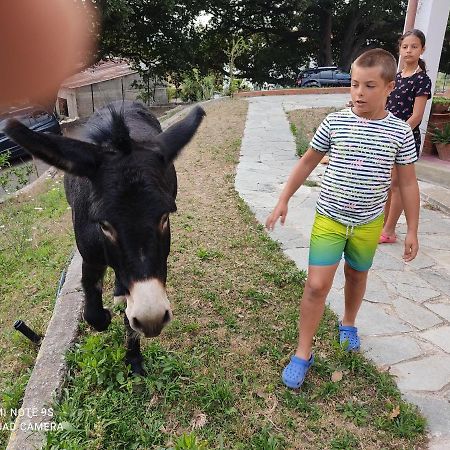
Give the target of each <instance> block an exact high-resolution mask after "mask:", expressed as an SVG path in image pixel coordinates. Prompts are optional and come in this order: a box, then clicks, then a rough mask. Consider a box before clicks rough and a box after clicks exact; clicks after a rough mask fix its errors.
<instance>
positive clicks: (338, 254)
mask: <svg viewBox="0 0 450 450" xmlns="http://www.w3.org/2000/svg"><path fill="white" fill-rule="evenodd" d="M346 234H347V228H346V226H345V225H342V224H340V223H339V222H336V221H334V220H332V219H330V218H328V217H325V216H323V215H321V214H316V218H315V220H314V225H313V228H312V231H311V241H310V246H309V267H308V278H307V279H306V283H305V288H304V291H303V298H302V300H301V303H300V319H299V340H298V346H297V350H296V352H295V355H296V356H298V357H299V358H302V359H306V360H308V359H309V357H310V355H311V346H312V340H313V337H314V334H315V333H316V331H317V328H318V326H319V323H320V319H321V318H322V315H323V310H324V308H325V299H326V298H327V295H328V292H330V289H331V285H332V284H333V278H334V274H335V273H336V269H337V267H338V265H339V262H340V260H341V258H342V253H343V251H344V247H345V244H346Z"/></svg>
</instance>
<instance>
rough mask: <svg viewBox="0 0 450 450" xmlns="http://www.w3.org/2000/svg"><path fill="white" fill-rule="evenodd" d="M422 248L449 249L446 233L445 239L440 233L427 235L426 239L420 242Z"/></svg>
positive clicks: (449, 240)
mask: <svg viewBox="0 0 450 450" xmlns="http://www.w3.org/2000/svg"><path fill="white" fill-rule="evenodd" d="M421 246H422V247H423V248H431V249H434V250H450V239H449V235H448V234H447V239H444V238H443V236H442V235H429V236H427V238H426V240H424V242H422V243H421Z"/></svg>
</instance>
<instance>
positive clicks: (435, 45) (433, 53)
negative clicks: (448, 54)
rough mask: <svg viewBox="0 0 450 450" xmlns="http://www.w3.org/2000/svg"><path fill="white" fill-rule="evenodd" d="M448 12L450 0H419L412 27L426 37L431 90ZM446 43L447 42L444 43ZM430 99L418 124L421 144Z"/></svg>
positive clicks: (426, 56) (434, 82) (426, 59)
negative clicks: (420, 123) (419, 124)
mask: <svg viewBox="0 0 450 450" xmlns="http://www.w3.org/2000/svg"><path fill="white" fill-rule="evenodd" d="M449 12H450V0H419V2H418V6H417V13H416V20H415V22H414V28H418V29H419V30H421V31H423V33H424V34H425V37H426V40H427V41H426V49H425V53H424V54H423V59H424V60H425V62H426V64H427V74H428V76H429V77H430V78H431V82H432V83H433V91H434V89H435V86H436V78H437V73H438V68H439V60H440V58H441V52H442V47H443V44H444V35H445V30H446V28H447V20H448V15H449ZM446 45H448V43H446ZM430 109H431V101H429V102H427V106H426V108H425V113H424V116H423V120H422V125H421V126H420V129H421V133H422V144H423V141H424V134H425V131H426V129H427V125H428V118H429V116H430Z"/></svg>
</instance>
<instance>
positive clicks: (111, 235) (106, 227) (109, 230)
mask: <svg viewBox="0 0 450 450" xmlns="http://www.w3.org/2000/svg"><path fill="white" fill-rule="evenodd" d="M99 225H100V228H101V230H102V232H103V234H104V235H105V236H106V237H107V238H108V239H110V240H111V241H113V242H115V241H116V237H117V233H116V230H115V229H114V227H113V226H112V225H111V224H110V223H109V222H107V221H106V220H101V221H100V222H99Z"/></svg>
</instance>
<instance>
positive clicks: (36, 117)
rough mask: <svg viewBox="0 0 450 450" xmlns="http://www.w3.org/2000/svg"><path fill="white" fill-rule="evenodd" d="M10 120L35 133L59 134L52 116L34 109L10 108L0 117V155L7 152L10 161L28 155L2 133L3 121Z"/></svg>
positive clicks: (54, 118)
mask: <svg viewBox="0 0 450 450" xmlns="http://www.w3.org/2000/svg"><path fill="white" fill-rule="evenodd" d="M11 118H14V119H17V120H20V122H22V123H23V124H25V125H26V126H27V127H28V128H30V129H32V130H35V131H44V132H45V133H55V134H61V128H60V126H59V122H58V120H57V119H56V116H55V115H54V114H49V113H48V112H45V111H43V110H42V109H39V108H36V107H27V108H15V107H14V108H10V110H9V111H6V112H4V113H2V114H1V115H0V154H3V153H5V152H7V151H9V152H10V158H9V159H10V160H14V159H18V158H21V157H23V156H27V155H28V154H29V153H28V152H26V151H25V150H24V149H23V148H22V147H19V146H18V145H17V144H15V143H14V142H13V141H11V140H9V138H8V137H7V136H5V134H4V133H3V132H2V131H3V126H4V123H5V121H6V120H7V119H11Z"/></svg>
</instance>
